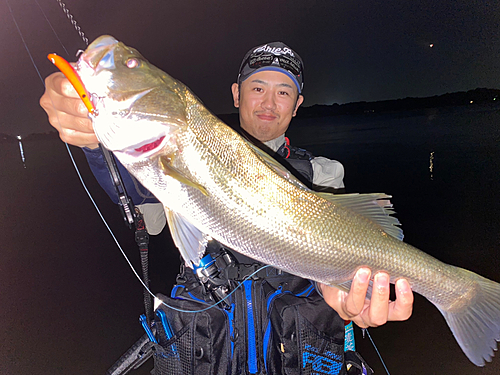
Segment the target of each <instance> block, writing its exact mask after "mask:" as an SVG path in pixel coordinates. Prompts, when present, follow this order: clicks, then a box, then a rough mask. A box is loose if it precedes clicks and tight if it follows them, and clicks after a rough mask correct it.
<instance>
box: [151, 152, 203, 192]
mask: <svg viewBox="0 0 500 375" xmlns="http://www.w3.org/2000/svg"><path fill="white" fill-rule="evenodd" d="M173 159H174V155H162V156H160V165H161V167H162V169H163V172H164V173H165V174H166V175H167V176H170V177H172V178H175V179H176V180H177V181H179V182H181V183H183V184H185V185H188V186H191V187H194V188H195V189H198V190H199V191H201V192H202V193H203V195H207V196H208V192H207V190H206V189H205V188H204V187H203V186H201V185H200V184H198V183H196V182H194V181H191V180H190V179H189V178H188V177H186V176H184V175H183V174H182V173H181V172H180V171H179V170H177V169H176V168H175V167H174V166H173V165H172V161H173Z"/></svg>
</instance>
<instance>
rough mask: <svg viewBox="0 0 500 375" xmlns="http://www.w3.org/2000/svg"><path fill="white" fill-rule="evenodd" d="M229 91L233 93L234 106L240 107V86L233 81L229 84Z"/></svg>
mask: <svg viewBox="0 0 500 375" xmlns="http://www.w3.org/2000/svg"><path fill="white" fill-rule="evenodd" d="M231 91H232V93H233V104H234V107H235V108H239V107H240V88H239V86H238V84H237V83H233V84H232V86H231Z"/></svg>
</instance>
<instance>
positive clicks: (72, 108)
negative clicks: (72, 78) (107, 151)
mask: <svg viewBox="0 0 500 375" xmlns="http://www.w3.org/2000/svg"><path fill="white" fill-rule="evenodd" d="M40 105H41V106H42V108H43V109H44V110H45V112H47V115H48V116H49V122H50V124H51V125H52V126H53V127H54V128H55V129H56V130H57V131H58V132H59V137H60V138H61V139H62V140H63V141H64V142H67V143H69V144H71V145H74V146H79V147H88V148H96V147H98V146H99V141H98V140H97V137H96V135H95V133H94V130H93V129H92V122H91V121H90V119H89V118H88V111H87V108H85V105H84V104H83V102H82V100H81V99H80V97H79V96H78V94H77V92H76V91H75V89H74V88H73V86H72V85H71V83H70V82H69V81H68V80H67V79H66V77H64V75H63V74H62V73H59V72H58V73H54V74H51V75H50V76H48V77H47V78H46V79H45V93H44V94H43V96H42V97H41V98H40Z"/></svg>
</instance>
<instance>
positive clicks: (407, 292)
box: [389, 279, 413, 320]
mask: <svg viewBox="0 0 500 375" xmlns="http://www.w3.org/2000/svg"><path fill="white" fill-rule="evenodd" d="M395 289H396V301H395V302H393V303H391V305H390V307H389V320H406V319H408V318H409V317H410V316H411V313H412V311H413V292H412V290H411V287H410V284H408V282H407V281H406V280H404V279H400V280H398V281H396V285H395Z"/></svg>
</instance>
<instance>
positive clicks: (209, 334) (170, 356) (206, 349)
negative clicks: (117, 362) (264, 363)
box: [153, 295, 231, 375]
mask: <svg viewBox="0 0 500 375" xmlns="http://www.w3.org/2000/svg"><path fill="white" fill-rule="evenodd" d="M159 297H160V298H161V299H162V300H163V301H164V302H165V303H167V304H168V305H169V306H173V307H175V308H177V309H180V310H188V311H198V312H193V313H186V312H179V311H175V310H173V309H170V308H168V307H166V306H165V307H163V308H161V307H160V308H161V309H162V310H163V311H164V312H165V316H166V319H167V321H168V324H169V325H170V329H171V331H173V336H172V337H171V338H170V339H169V338H168V336H169V335H167V334H166V333H165V332H166V330H165V329H164V327H163V324H162V321H161V319H157V320H155V326H156V330H157V334H156V335H157V340H158V345H155V353H154V355H153V356H154V362H155V369H154V372H153V374H154V375H184V374H186V375H191V374H214V375H226V374H228V373H229V369H230V360H231V359H230V356H231V353H230V350H231V349H230V345H229V334H228V325H229V324H228V321H227V320H228V318H227V315H226V314H225V313H224V312H223V311H221V310H220V309H218V308H217V307H215V308H211V309H208V310H205V311H199V310H202V309H205V308H207V307H208V306H207V305H206V304H203V303H198V302H195V301H186V300H181V299H173V298H169V297H166V296H163V295H159ZM167 332H168V330H167Z"/></svg>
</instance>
